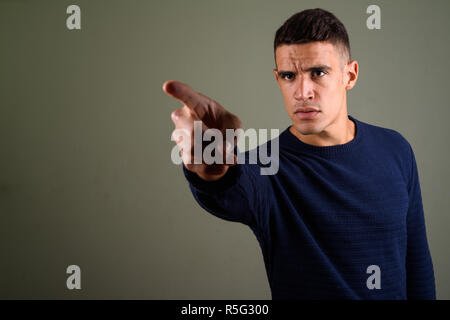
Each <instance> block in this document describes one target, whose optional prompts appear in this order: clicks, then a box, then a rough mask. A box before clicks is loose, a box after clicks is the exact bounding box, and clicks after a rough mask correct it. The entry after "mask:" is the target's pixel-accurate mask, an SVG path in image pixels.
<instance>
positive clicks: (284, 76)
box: [280, 72, 295, 80]
mask: <svg viewBox="0 0 450 320" xmlns="http://www.w3.org/2000/svg"><path fill="white" fill-rule="evenodd" d="M280 77H281V79H284V80H292V79H294V77H295V74H294V73H292V72H283V73H282V74H280Z"/></svg>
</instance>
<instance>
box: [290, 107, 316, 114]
mask: <svg viewBox="0 0 450 320" xmlns="http://www.w3.org/2000/svg"><path fill="white" fill-rule="evenodd" d="M314 111H316V112H317V111H319V110H317V109H315V108H311V107H300V108H297V109H295V112H294V113H297V112H314Z"/></svg>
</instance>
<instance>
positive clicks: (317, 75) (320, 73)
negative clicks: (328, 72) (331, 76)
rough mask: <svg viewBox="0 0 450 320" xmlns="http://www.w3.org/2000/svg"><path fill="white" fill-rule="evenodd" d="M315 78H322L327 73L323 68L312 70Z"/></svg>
mask: <svg viewBox="0 0 450 320" xmlns="http://www.w3.org/2000/svg"><path fill="white" fill-rule="evenodd" d="M312 75H313V78H321V77H323V76H324V75H325V72H324V71H322V70H314V71H313V72H312Z"/></svg>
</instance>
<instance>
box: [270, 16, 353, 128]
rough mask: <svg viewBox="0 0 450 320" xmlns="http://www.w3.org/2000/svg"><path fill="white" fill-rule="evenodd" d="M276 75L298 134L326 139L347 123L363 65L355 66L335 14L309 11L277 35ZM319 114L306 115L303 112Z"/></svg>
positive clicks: (275, 42) (292, 18) (346, 36)
mask: <svg viewBox="0 0 450 320" xmlns="http://www.w3.org/2000/svg"><path fill="white" fill-rule="evenodd" d="M274 54H275V64H276V68H275V69H274V74H275V77H276V80H277V82H278V85H279V87H280V90H281V93H282V95H283V98H284V102H285V105H286V110H287V112H288V114H289V117H290V118H291V120H292V124H293V127H294V129H295V130H297V131H298V132H299V133H300V134H302V135H310V134H316V135H319V134H322V135H327V134H329V132H327V131H332V130H331V129H332V128H333V127H336V126H337V124H338V123H341V124H342V123H343V121H348V118H347V99H346V91H347V90H350V89H351V88H353V86H354V85H355V83H356V79H357V76H358V63H357V62H356V61H351V60H350V59H351V54H350V44H349V39H348V35H347V31H346V29H345V27H344V25H343V24H342V23H341V22H340V21H339V20H338V19H337V18H336V17H335V16H334V15H333V14H332V13H330V12H328V11H325V10H322V9H309V10H305V11H302V12H299V13H297V14H295V15H293V16H292V17H290V18H289V19H288V20H287V21H286V22H285V23H284V24H283V25H282V26H281V27H280V28H279V29H278V30H277V32H276V35H275V41H274ZM305 107H310V108H314V109H315V110H317V111H318V112H317V113H316V114H315V115H313V114H309V115H308V114H304V113H300V112H298V111H299V110H301V108H305Z"/></svg>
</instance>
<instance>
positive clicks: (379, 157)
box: [183, 115, 436, 300]
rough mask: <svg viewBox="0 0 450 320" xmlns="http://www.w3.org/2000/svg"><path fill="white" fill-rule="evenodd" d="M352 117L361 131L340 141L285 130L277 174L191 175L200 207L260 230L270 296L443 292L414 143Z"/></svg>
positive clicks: (242, 169)
mask: <svg viewBox="0 0 450 320" xmlns="http://www.w3.org/2000/svg"><path fill="white" fill-rule="evenodd" d="M348 118H349V119H350V120H352V121H353V122H354V123H355V128H356V133H355V137H354V138H353V140H351V141H350V142H348V143H345V144H341V145H335V146H313V145H309V144H306V143H304V142H302V141H301V140H300V139H298V138H297V137H295V136H294V135H293V134H292V133H291V132H290V131H289V128H287V129H286V130H284V131H283V132H282V133H281V134H280V135H279V136H278V137H277V138H275V139H279V140H278V143H279V170H278V172H277V173H276V174H274V175H261V173H260V167H261V164H249V163H248V162H246V163H245V164H238V165H235V166H233V167H230V169H229V170H228V171H227V173H226V174H225V176H224V177H222V178H221V179H219V180H217V181H212V182H207V181H204V180H202V179H201V178H199V177H198V176H197V175H196V174H195V173H192V172H190V171H188V170H186V168H185V167H184V166H183V172H184V174H185V177H186V178H187V180H188V181H189V186H190V189H191V191H192V193H193V195H194V198H195V199H196V200H197V202H198V203H199V204H200V206H201V207H202V208H204V209H205V210H207V211H208V212H209V213H211V214H213V215H215V216H217V217H219V218H222V219H225V220H228V221H234V222H240V223H244V224H245V225H247V226H249V228H250V229H251V230H252V231H253V233H254V234H255V236H256V238H257V240H258V242H259V245H260V247H261V251H262V255H263V258H264V263H265V267H266V273H267V278H268V281H269V284H270V289H271V293H272V299H274V300H277V299H384V300H387V299H388V300H393V299H436V294H435V280H434V271H433V265H432V260H431V255H430V250H429V247H428V242H427V236H426V229H425V220H424V212H423V206H422V197H421V190H420V183H419V176H418V171H417V165H416V160H415V156H414V153H413V150H412V148H411V146H410V144H409V143H408V141H407V140H406V139H405V138H404V137H403V136H402V135H401V134H400V133H398V132H396V131H394V130H391V129H387V128H382V127H378V126H374V125H370V124H367V123H364V122H362V121H359V120H357V119H355V118H354V117H352V116H350V115H348ZM267 146H268V147H269V150H270V143H268V145H267ZM246 154H248V152H247V153H246Z"/></svg>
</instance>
